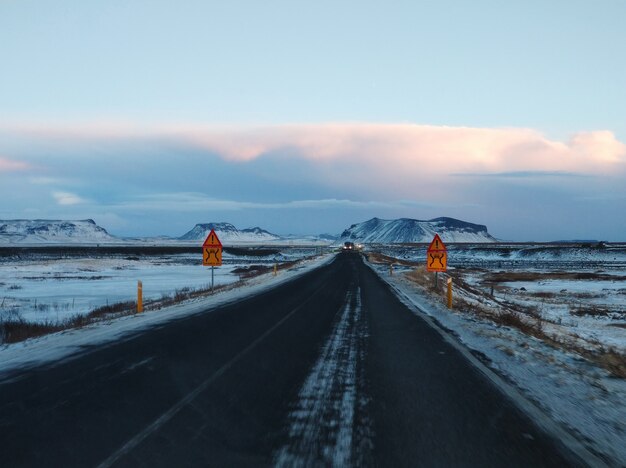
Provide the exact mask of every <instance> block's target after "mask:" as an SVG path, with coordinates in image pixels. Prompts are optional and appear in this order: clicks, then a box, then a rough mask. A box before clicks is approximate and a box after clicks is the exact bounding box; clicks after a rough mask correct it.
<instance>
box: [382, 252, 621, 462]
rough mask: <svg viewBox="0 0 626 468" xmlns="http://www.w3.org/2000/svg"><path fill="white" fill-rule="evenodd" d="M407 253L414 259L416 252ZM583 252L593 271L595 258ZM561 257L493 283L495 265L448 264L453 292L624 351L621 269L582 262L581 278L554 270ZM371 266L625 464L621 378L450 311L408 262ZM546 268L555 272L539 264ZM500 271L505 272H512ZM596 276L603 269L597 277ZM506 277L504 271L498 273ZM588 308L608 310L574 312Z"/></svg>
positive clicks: (546, 328)
mask: <svg viewBox="0 0 626 468" xmlns="http://www.w3.org/2000/svg"><path fill="white" fill-rule="evenodd" d="M388 253H390V252H389V251H387V254H388ZM396 253H397V252H396ZM407 257H408V258H410V259H411V260H413V259H414V260H418V257H417V256H407ZM586 258H587V260H588V263H587V265H588V266H589V268H590V269H592V270H591V271H593V268H595V266H596V262H597V258H593V257H591V258H589V257H586ZM474 260H476V259H474ZM482 260H484V261H485V263H484V264H486V265H489V264H490V263H489V261H487V260H485V259H482ZM420 261H421V259H420ZM542 261H545V258H544V260H542ZM564 261H565V262H569V261H571V258H567V257H564V256H563V255H560V256H559V258H558V265H555V264H554V263H553V264H552V265H550V266H548V265H546V264H543V265H541V267H540V268H538V269H537V268H535V269H534V270H533V271H530V272H529V271H528V268H523V269H516V270H515V271H514V273H519V274H520V275H519V276H513V278H514V279H518V278H524V277H525V276H524V275H525V274H527V273H530V274H531V277H533V276H535V279H534V280H533V281H530V280H527V281H517V280H516V281H502V282H496V281H494V280H495V279H498V278H497V273H498V272H499V271H500V270H499V269H497V268H496V269H495V272H494V271H490V270H489V269H476V268H465V269H461V268H459V269H452V270H451V274H452V276H453V277H454V278H455V281H457V282H461V281H465V282H466V286H467V290H463V291H459V290H458V288H457V290H456V293H459V292H461V294H462V295H463V296H464V299H465V300H466V301H467V303H475V304H479V305H480V306H481V307H486V308H490V307H491V308H493V309H494V311H496V313H497V312H498V309H501V308H503V307H515V306H516V305H517V306H520V310H524V308H526V309H532V310H536V311H537V312H538V313H539V316H540V317H542V325H541V326H542V327H543V328H542V331H543V332H545V333H546V334H547V335H548V336H552V334H555V336H556V337H557V338H558V339H562V340H570V341H572V342H573V344H575V345H581V346H584V347H585V349H590V350H593V352H597V351H599V350H602V349H604V350H606V348H607V347H613V348H616V349H618V350H620V351H622V352H623V351H624V350H626V328H622V326H621V325H620V324H624V323H625V321H626V320H625V319H626V317H625V311H626V296H625V295H624V289H623V288H624V287H625V285H624V279H623V278H624V275H626V269H622V267H621V266H620V265H611V266H612V268H609V269H608V270H609V271H608V272H607V271H605V272H604V273H602V272H598V273H596V274H595V275H594V274H591V275H588V274H587V273H589V271H590V270H589V269H585V268H584V265H583V268H582V269H580V270H579V271H578V273H585V274H583V275H582V277H583V278H586V279H576V278H575V276H576V275H575V273H576V272H568V274H569V273H573V274H572V275H569V276H568V275H564V274H563V271H562V270H559V269H558V268H559V266H561V265H563V263H562V262H564ZM583 263H584V262H583ZM490 265H492V266H493V265H494V264H493V263H491V264H490ZM524 265H529V264H528V263H525V264H524ZM530 265H532V263H531V264H530ZM496 266H498V265H497V264H496ZM535 266H536V265H535ZM578 266H579V268H580V267H581V265H580V264H579V265H578ZM372 267H373V268H374V269H375V270H377V271H378V272H379V274H380V275H381V276H382V277H383V278H384V279H385V280H387V281H388V282H389V283H390V284H392V285H393V287H394V288H396V289H397V290H398V294H399V296H400V297H401V298H402V299H403V300H404V301H405V302H407V303H408V304H410V305H412V306H413V307H415V306H417V307H418V308H419V309H420V310H421V311H423V312H424V313H426V314H428V315H429V316H431V317H433V318H434V319H435V320H436V321H437V322H438V323H439V324H440V325H441V326H442V327H444V328H445V329H447V330H449V331H451V333H452V334H454V335H456V336H457V337H458V339H459V340H460V341H461V342H462V343H463V344H464V345H465V346H467V347H468V348H469V349H470V350H471V351H472V352H473V353H475V354H476V355H477V356H479V357H480V359H481V360H482V361H483V362H485V363H486V364H487V365H488V366H489V367H490V368H491V369H493V370H495V371H496V372H497V373H499V374H500V375H501V376H502V377H504V379H505V380H506V381H507V382H510V383H512V384H513V385H514V386H515V387H516V388H518V389H519V390H521V392H522V393H523V394H524V395H525V396H526V397H527V398H528V399H530V400H531V401H532V402H534V403H535V404H536V405H537V406H538V407H539V408H541V410H542V411H543V412H544V413H546V414H548V415H549V417H550V418H551V419H552V420H554V421H556V422H558V423H559V424H561V425H562V426H564V427H565V428H566V429H567V430H568V431H570V432H571V433H573V434H575V435H576V436H577V438H578V439H579V440H581V441H582V442H583V443H584V444H585V445H586V446H587V447H588V448H589V449H590V450H592V451H593V452H595V453H597V454H601V456H602V457H604V458H605V459H606V460H607V461H608V463H609V464H610V465H614V466H626V443H625V441H626V380H625V379H623V378H618V377H615V376H614V375H612V374H611V373H610V372H608V371H606V370H604V369H603V368H602V367H601V366H599V365H597V363H594V362H592V361H591V360H588V359H586V358H584V357H582V356H581V355H580V354H578V353H576V352H572V351H571V350H569V349H567V348H564V347H561V346H554V345H551V344H548V343H547V342H546V341H543V340H540V339H538V338H535V337H533V336H529V335H527V334H525V333H523V332H521V331H519V330H518V329H516V328H512V327H507V326H502V325H499V324H497V323H495V322H494V321H491V320H489V319H488V318H484V317H480V316H478V315H476V314H474V313H471V312H470V310H468V309H465V308H463V306H459V307H457V308H455V309H453V310H452V311H450V310H449V309H447V308H446V307H445V305H444V302H443V301H444V300H443V297H442V296H441V295H434V294H433V293H432V292H431V291H430V290H429V289H428V288H427V289H424V287H422V286H420V285H418V284H416V282H415V281H413V280H411V279H410V278H409V276H407V273H408V272H410V271H413V270H414V268H409V267H404V268H403V267H396V270H395V273H394V275H393V276H390V275H389V267H388V265H384V264H378V265H372ZM546 268H548V269H549V270H555V271H545V269H546ZM403 269H404V270H405V273H402V270H403ZM504 273H505V275H509V276H510V273H511V272H510V271H506V272H504ZM494 274H495V278H494ZM597 275H601V276H600V278H601V279H598V277H597ZM604 275H606V276H604ZM505 278H506V276H504V275H503V276H502V277H501V278H500V279H505ZM537 278H538V279H537ZM492 285H494V295H493V296H491V286H492ZM522 288H524V289H522ZM594 309H596V310H603V311H604V310H606V311H608V312H607V315H604V314H599V315H589V314H585V313H581V315H580V316H578V315H573V312H575V311H577V310H594ZM533 320H534V318H533ZM618 325H619V326H618Z"/></svg>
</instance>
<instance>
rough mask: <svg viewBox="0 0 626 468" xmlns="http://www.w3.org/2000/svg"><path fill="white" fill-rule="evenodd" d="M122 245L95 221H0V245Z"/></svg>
mask: <svg viewBox="0 0 626 468" xmlns="http://www.w3.org/2000/svg"><path fill="white" fill-rule="evenodd" d="M101 242H103V243H107V242H119V239H117V238H116V237H113V236H112V235H110V234H109V233H108V232H107V231H106V230H105V229H104V228H101V227H100V226H98V225H97V224H96V223H95V221H93V220H92V219H85V220H81V221H64V220H51V219H11V220H5V221H3V220H0V244H83V243H84V244H89V243H101Z"/></svg>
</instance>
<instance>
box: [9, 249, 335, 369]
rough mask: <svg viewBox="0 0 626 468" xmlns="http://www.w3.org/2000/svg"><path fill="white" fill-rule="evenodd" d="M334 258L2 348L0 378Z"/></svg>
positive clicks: (226, 299) (256, 291)
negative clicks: (208, 294) (156, 307)
mask: <svg viewBox="0 0 626 468" xmlns="http://www.w3.org/2000/svg"><path fill="white" fill-rule="evenodd" d="M334 258H335V257H334V255H332V254H326V255H322V256H318V257H316V258H314V259H308V260H304V261H303V262H301V263H300V264H298V265H297V266H295V267H293V268H291V269H289V270H282V271H279V272H278V275H277V276H273V275H272V274H271V273H269V274H264V275H261V276H258V277H255V278H253V279H250V280H248V281H247V282H246V284H245V286H241V287H237V288H234V289H232V290H228V291H223V292H220V293H217V294H215V295H211V296H207V297H202V298H197V299H192V300H189V301H186V302H184V303H181V304H178V305H175V306H172V307H167V308H163V309H160V310H158V311H149V312H144V313H142V314H135V315H132V316H125V317H121V318H117V319H113V320H110V321H105V322H99V323H94V324H91V325H88V326H86V327H83V328H79V329H70V330H66V331H62V332H59V333H53V334H50V335H46V336H43V337H40V338H33V339H29V340H26V341H23V342H19V343H13V344H5V345H0V377H2V375H3V374H4V375H5V378H6V376H7V374H10V371H11V370H14V369H19V371H20V373H21V372H23V371H24V370H25V369H27V368H29V367H35V366H39V365H42V364H46V363H50V362H54V361H58V360H60V359H69V358H71V357H76V356H78V355H79V354H80V353H81V352H85V349H86V347H92V346H95V345H101V344H104V343H108V342H111V341H116V340H120V339H125V337H127V336H130V335H131V332H136V331H138V330H145V329H147V328H150V327H153V326H155V325H161V324H163V323H165V322H168V321H170V320H174V319H177V318H180V317H184V316H189V315H194V314H200V313H206V312H207V311H210V310H213V309H215V308H218V307H221V306H224V305H227V304H230V303H233V302H237V301H239V300H242V299H244V298H246V297H250V296H253V295H256V294H260V293H262V292H264V291H266V290H268V289H270V288H274V287H276V286H278V285H280V284H284V283H285V282H288V281H291V280H292V279H294V278H295V277H297V276H301V275H303V274H305V273H307V272H309V271H311V270H313V269H315V268H319V267H321V266H323V265H326V264H328V263H330V262H331V261H332V260H333V259H334Z"/></svg>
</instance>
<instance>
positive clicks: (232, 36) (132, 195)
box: [0, 0, 626, 241]
mask: <svg viewBox="0 0 626 468" xmlns="http://www.w3.org/2000/svg"><path fill="white" fill-rule="evenodd" d="M624 18H626V2H624V1H622V0H601V1H596V2H592V1H589V0H584V1H583V0H567V1H560V0H553V1H550V2H545V1H539V0H526V1H511V2H496V1H480V0H479V1H473V2H466V1H440V2H432V1H429V2H423V1H417V0H413V1H406V2H404V1H391V2H390V1H386V2H383V1H375V2H373V1H364V0H361V1H341V2H337V1H324V0H322V1H317V2H298V1H273V0H269V1H264V2H258V1H237V0H234V1H228V2H212V1H185V0H177V1H176V2H173V1H159V0H150V1H141V0H136V1H127V0H124V1H122V0H109V1H93V2H84V1H79V0H76V1H75V0H56V1H54V2H53V1H46V0H43V1H42V0H37V1H32V0H0V219H86V218H91V219H94V220H95V221H96V222H97V223H98V224H100V225H101V226H103V227H105V228H106V229H107V230H108V231H109V232H111V233H112V234H114V235H119V236H157V235H170V236H180V235H182V234H184V233H185V232H186V231H188V230H189V229H191V228H192V227H193V226H194V225H195V224H196V223H200V222H212V221H213V222H220V221H224V222H231V223H233V224H235V225H236V226H237V227H239V228H246V227H252V226H260V227H262V228H264V229H267V230H269V231H271V232H275V233H278V234H289V233H291V234H320V233H332V234H338V233H340V232H341V231H343V230H344V229H345V228H347V227H348V226H350V225H351V224H353V223H357V222H361V221H365V220H367V219H369V218H372V217H374V216H377V217H380V218H384V219H393V218H399V217H408V218H415V219H431V218H435V217H439V216H450V217H454V218H458V219H462V220H465V221H469V222H473V223H479V224H485V225H487V227H488V229H489V232H490V233H491V234H492V235H494V236H495V237H497V238H500V239H504V240H515V241H524V240H534V241H541V240H561V239H599V240H600V239H601V240H608V241H626V214H625V213H626V144H625V143H626V86H624V83H626V28H624V27H623V20H624Z"/></svg>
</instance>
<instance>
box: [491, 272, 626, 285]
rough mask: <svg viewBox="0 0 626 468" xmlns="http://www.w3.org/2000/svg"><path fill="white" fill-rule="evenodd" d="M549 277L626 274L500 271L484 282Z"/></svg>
mask: <svg viewBox="0 0 626 468" xmlns="http://www.w3.org/2000/svg"><path fill="white" fill-rule="evenodd" d="M547 279H569V280H615V281H624V280H626V276H613V275H608V274H605V273H593V272H568V271H499V272H494V273H490V274H488V275H486V276H485V278H484V282H486V283H507V282H513V281H540V280H547Z"/></svg>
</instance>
